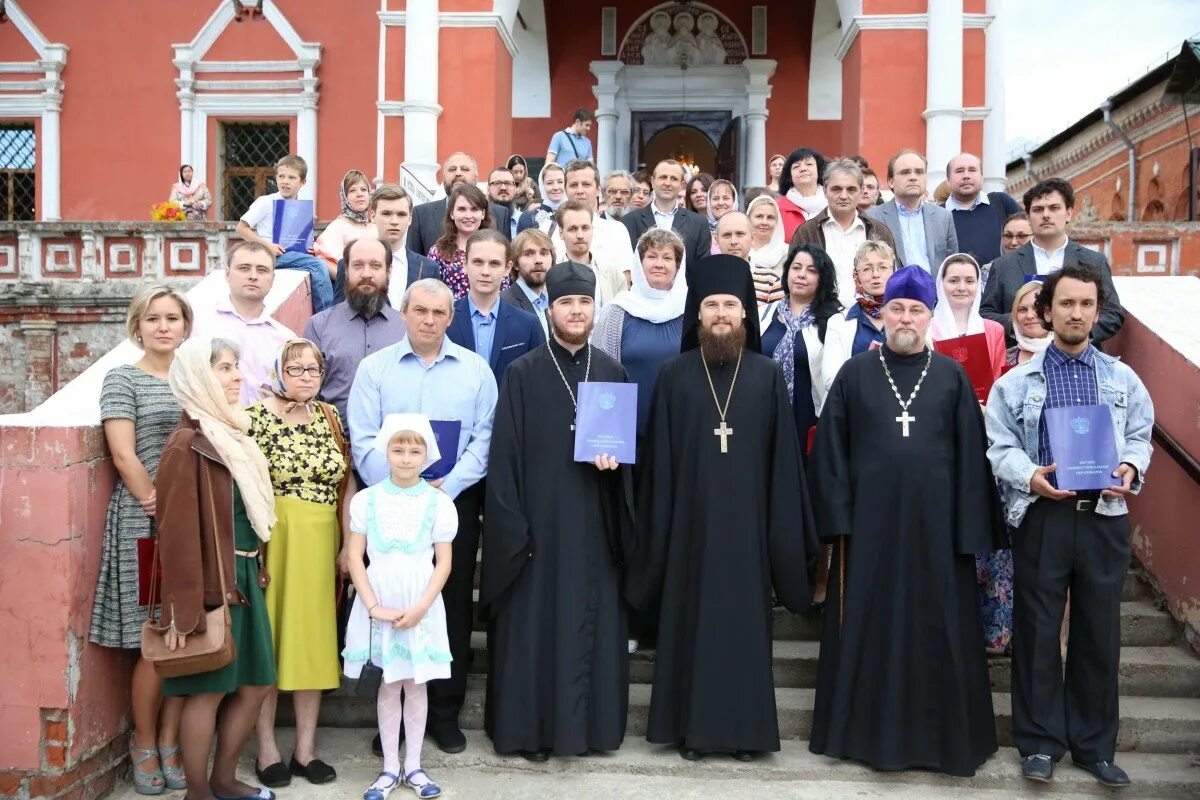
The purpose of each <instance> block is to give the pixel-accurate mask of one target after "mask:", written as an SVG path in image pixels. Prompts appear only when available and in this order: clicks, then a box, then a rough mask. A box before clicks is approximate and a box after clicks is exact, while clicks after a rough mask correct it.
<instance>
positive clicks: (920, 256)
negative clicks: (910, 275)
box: [896, 203, 933, 275]
mask: <svg viewBox="0 0 1200 800" xmlns="http://www.w3.org/2000/svg"><path fill="white" fill-rule="evenodd" d="M924 210H925V204H924V203H922V204H921V205H920V207H919V208H917V210H916V211H909V210H908V209H907V208H905V207H904V206H903V205H901V204H900V203H896V211H897V212H898V213H899V217H900V235H901V236H902V237H903V239H904V257H905V259H907V261H908V264H897V265H896V269H899V268H900V267H902V266H903V267H907V266H908V265H909V264H917V265H919V266H920V267H922V268H923V269H924V270H925V271H926V272H928V273H929V274H931V275H932V274H933V268H932V267H931V266H930V264H929V254H928V251H927V250H926V249H925V215H924V214H922V213H921V212H922V211H924Z"/></svg>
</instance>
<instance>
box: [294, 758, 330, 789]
mask: <svg viewBox="0 0 1200 800" xmlns="http://www.w3.org/2000/svg"><path fill="white" fill-rule="evenodd" d="M288 771H289V772H291V773H292V774H293V775H299V776H300V777H301V778H304V780H306V781H308V782H309V783H312V784H316V785H318V786H319V785H321V784H322V783H331V782H333V781H335V780H337V770H335V769H334V768H333V767H331V766H329V765H328V764H326V763H325V762H324V761H322V760H321V759H319V758H314V759H313V760H312V761H310V762H308V763H307V764H301V763H300V762H299V761H297V760H296V756H295V754H292V762H291V763H290V764H288Z"/></svg>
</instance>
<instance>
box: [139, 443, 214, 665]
mask: <svg viewBox="0 0 1200 800" xmlns="http://www.w3.org/2000/svg"><path fill="white" fill-rule="evenodd" d="M202 463H203V467H202V469H203V470H204V477H205V480H206V481H207V483H208V502H209V506H210V509H211V512H212V519H213V523H214V524H213V529H212V535H213V545H214V547H213V552H214V553H215V554H216V557H217V575H218V576H219V578H220V581H221V605H220V606H218V607H217V608H214V609H213V610H211V611H206V612H205V615H204V616H205V628H204V632H203V633H191V634H188V635H187V637H186V640H185V644H184V646H183V647H178V648H176V649H174V650H170V649H168V648H167V640H166V633H167V630H168V629H163V628H161V627H159V626H158V625H155V622H154V606H155V601H156V599H161V598H158V597H157V589H158V588H159V587H158V575H159V570H158V551H159V548H157V547H156V548H154V569H153V571H152V572H151V579H150V581H151V582H150V594H149V600H150V602H149V611H148V613H147V616H146V621H145V622H143V623H142V658H144V659H146V660H147V661H149V662H150V663H151V664H152V665H154V671H155V672H157V673H158V674H159V675H160V676H162V677H164V678H180V677H183V676H186V675H199V674H201V673H203V672H212V671H213V670H216V669H220V668H221V667H224V666H226V665H227V664H231V663H233V659H234V657H235V656H236V655H237V652H236V650H235V649H234V646H233V619H232V618H231V617H230V616H229V603H228V602H227V601H226V599H225V598H226V591H225V586H226V584H225V560H224V559H223V558H221V541H220V539H218V538H217V528H216V519H217V505H216V501H215V500H214V498H213V484H212V473H211V472H209V469H210V468H209V466H208V462H207V461H202Z"/></svg>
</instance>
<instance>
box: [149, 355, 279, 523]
mask: <svg viewBox="0 0 1200 800" xmlns="http://www.w3.org/2000/svg"><path fill="white" fill-rule="evenodd" d="M213 341H214V340H213V339H209V338H208V337H200V338H196V339H188V340H187V341H186V342H184V343H183V344H182V345H180V346H179V349H178V350H176V351H175V359H174V361H172V362H171V371H170V372H169V373H168V374H167V382H168V383H169V384H170V386H171V391H172V392H173V393H174V395H175V399H176V400H178V401H179V405H180V407H181V408H183V410H184V411H186V412H187V413H188V415H189V416H190V417H191V418H192V419H194V420H196V421H197V422H198V423H199V424H200V432H201V433H203V434H204V436H205V438H206V439H208V441H209V442H210V443H212V446H213V448H214V449H215V450H216V451H217V454H218V455H219V456H220V457H221V461H222V462H224V464H225V466H226V467H228V468H229V472H230V473H231V474H232V475H233V479H234V480H235V481H236V482H237V485H238V489H240V490H241V492H242V502H243V503H244V504H245V506H246V515H247V516H248V517H249V518H250V525H251V527H253V528H254V532H255V534H257V535H258V538H259V539H260V540H262V541H264V542H268V541H270V540H271V528H272V527H273V526H274V525H275V491H274V489H273V488H272V487H271V476H270V473H269V472H268V470H267V459H266V457H265V456H263V454H262V451H261V450H259V449H258V445H257V444H255V442H254V439H252V438H251V437H250V435H249V433H248V431H249V430H250V417H249V415H247V414H246V412H245V411H244V410H243V409H242V407H241V406H238V405H230V404H229V402H228V401H226V400H225V392H224V390H222V389H221V384H220V383H218V381H217V376H216V375H215V374H214V373H213V371H212V355H213V352H212V348H213ZM222 341H223V340H220V339H218V340H217V342H218V344H221V342H222ZM229 344H230V345H231V347H230V348H229V349H234V347H233V346H232V343H229ZM225 349H226V348H222V351H224V350H225ZM235 352H236V349H235Z"/></svg>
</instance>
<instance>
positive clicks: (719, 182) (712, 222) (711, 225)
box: [704, 178, 738, 253]
mask: <svg viewBox="0 0 1200 800" xmlns="http://www.w3.org/2000/svg"><path fill="white" fill-rule="evenodd" d="M718 186H724V187H726V188H727V189H729V192H730V194H732V195H733V205H732V206H730V207H729V211H737V210H738V193H737V187H736V186H734V185H733V184H732V183H730V182H729V181H727V180H725V179H724V178H717V179H716V180H715V181H713V182H712V183H711V184H709V187H708V205H707V206H706V207H705V212H704V213H705V214H707V215H708V232H709V233H711V234H712V235H713V236H714V238H715V237H716V235H717V218H716V217H714V216H713V212H712V193H713V189H714V188H716V187H718ZM729 211H726V212H725V213H726V214H728V213H729ZM713 252H714V253H716V252H720V251H717V250H714V251H713Z"/></svg>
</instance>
